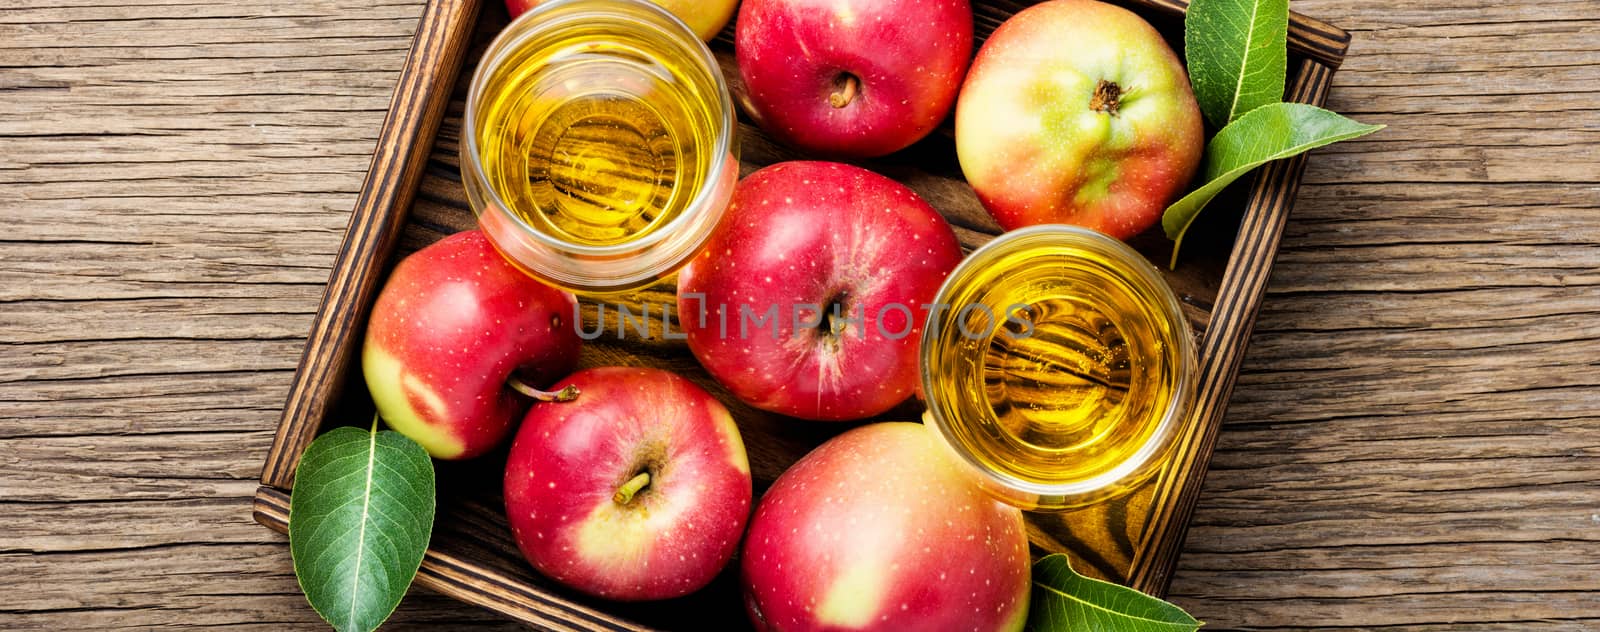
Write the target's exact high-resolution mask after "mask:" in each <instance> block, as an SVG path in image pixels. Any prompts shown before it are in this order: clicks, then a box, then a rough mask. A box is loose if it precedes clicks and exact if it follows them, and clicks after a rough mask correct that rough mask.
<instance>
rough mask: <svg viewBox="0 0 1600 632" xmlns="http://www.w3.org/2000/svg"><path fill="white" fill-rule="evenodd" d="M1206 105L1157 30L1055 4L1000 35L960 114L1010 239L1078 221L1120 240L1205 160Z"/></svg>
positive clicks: (976, 177)
mask: <svg viewBox="0 0 1600 632" xmlns="http://www.w3.org/2000/svg"><path fill="white" fill-rule="evenodd" d="M1204 145H1205V138H1204V131H1203V129H1202V125H1201V119H1200V108H1199V106H1198V105H1196V104H1195V100H1194V93H1193V92H1191V91H1190V88H1189V79H1188V76H1187V75H1186V74H1185V73H1184V70H1183V63H1182V62H1180V61H1179V60H1178V56H1177V55H1175V54H1173V52H1172V49H1171V48H1170V47H1168V46H1167V43H1166V42H1165V41H1163V40H1162V39H1161V35H1160V33H1157V32H1156V30H1155V28H1154V27H1151V26H1150V24H1149V23H1148V22H1145V21H1144V20H1143V19H1141V18H1140V17H1139V16H1137V15H1134V14H1133V12H1131V11H1128V10H1127V9H1123V8H1121V7H1116V6H1112V5H1109V4H1105V3H1102V2H1096V1H1095V0H1051V1H1049V2H1044V3H1041V4H1037V5H1034V6H1032V7H1029V8H1027V9H1024V10H1023V11H1022V12H1020V13H1018V14H1016V15H1015V16H1012V17H1011V19H1009V20H1006V22H1005V23H1004V24H1001V25H1000V28H998V29H996V30H995V32H994V34H993V35H991V36H990V37H989V39H988V41H986V42H984V45H983V48H982V49H981V50H979V51H978V56H977V58H976V59H974V60H973V62H972V69H971V71H970V72H969V73H967V81H966V84H965V85H963V86H962V88H961V97H960V100H959V101H958V102H957V105H956V153H957V155H958V157H959V158H960V160H961V170H962V171H963V172H964V173H965V174H966V176H967V181H968V182H969V183H971V184H972V188H973V190H975V191H976V192H977V193H978V199H979V200H981V201H982V202H983V206H984V208H986V209H988V211H989V214H990V215H993V216H994V218H995V220H997V221H999V222H1000V225H1001V226H1002V227H1004V228H1005V229H1007V230H1010V229H1013V228H1018V227H1021V226H1028V225H1032V224H1047V223H1060V224H1077V225H1080V226H1087V227H1089V228H1093V229H1096V230H1099V231H1101V232H1104V233H1106V234H1109V235H1112V236H1114V237H1117V238H1119V239H1127V238H1129V237H1132V236H1133V235H1135V234H1138V233H1139V232H1142V231H1143V230H1144V229H1146V228H1149V227H1150V225H1152V224H1154V223H1155V222H1156V220H1157V219H1159V218H1160V217H1161V212H1162V210H1163V209H1165V208H1166V206H1167V204H1168V203H1170V202H1171V201H1172V200H1174V199H1176V198H1177V197H1178V196H1179V195H1181V194H1182V193H1183V191H1184V189H1185V188H1186V187H1187V186H1188V184H1189V180H1190V178H1192V177H1193V176H1194V172H1195V169H1196V167H1198V166H1199V163H1200V152H1201V150H1202V149H1203V148H1204Z"/></svg>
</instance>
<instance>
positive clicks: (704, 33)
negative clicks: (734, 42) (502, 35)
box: [506, 0, 739, 41]
mask: <svg viewBox="0 0 1600 632" xmlns="http://www.w3.org/2000/svg"><path fill="white" fill-rule="evenodd" d="M651 2H654V3H656V4H658V5H661V7H662V8H664V9H666V10H667V11H669V12H671V13H672V14H673V15H675V16H677V17H678V19H679V20H683V23H684V24H685V25H687V26H688V27H689V30H691V31H694V33H695V35H698V36H699V37H700V39H702V40H706V41H711V38H713V37H716V36H717V33H719V32H721V31H722V27H723V26H724V25H726V24H727V23H728V18H731V17H733V8H734V6H736V5H738V4H739V0H651ZM540 3H541V0H506V11H507V12H508V13H510V14H511V17H512V18H513V19H515V18H516V17H517V16H519V15H522V14H523V13H525V12H527V11H528V10H529V9H532V8H534V7H536V6H538V5H539V4H540Z"/></svg>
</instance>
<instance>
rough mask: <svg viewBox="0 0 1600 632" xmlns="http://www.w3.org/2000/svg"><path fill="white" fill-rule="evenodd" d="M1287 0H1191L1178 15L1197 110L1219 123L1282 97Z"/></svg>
mask: <svg viewBox="0 0 1600 632" xmlns="http://www.w3.org/2000/svg"><path fill="white" fill-rule="evenodd" d="M1288 35H1289V0H1192V1H1191V2H1190V3H1189V10H1188V11H1187V12H1186V13H1185V14H1184V18H1183V50H1184V56H1185V57H1186V58H1187V59H1188V68H1189V83H1190V85H1192V86H1194V98H1195V100H1196V101H1198V102H1199V103H1200V111H1201V112H1204V113H1205V115H1206V120H1208V121H1211V124H1212V125H1215V126H1217V127H1223V126H1225V125H1227V124H1228V123H1231V122H1233V121H1234V120H1236V119H1238V118H1239V117H1240V116H1243V115H1244V114H1245V113H1246V112H1249V111H1251V110H1254V109H1256V108H1258V107H1261V106H1263V105H1271V104H1273V103H1278V102H1280V101H1282V100H1283V84H1284V77H1285V76H1287V72H1288V68H1289V45H1288Z"/></svg>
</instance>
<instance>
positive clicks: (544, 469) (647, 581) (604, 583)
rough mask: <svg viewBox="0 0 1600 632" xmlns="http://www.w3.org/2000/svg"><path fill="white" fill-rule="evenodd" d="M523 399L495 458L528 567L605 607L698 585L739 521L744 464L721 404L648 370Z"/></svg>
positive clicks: (573, 382) (592, 376)
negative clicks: (562, 396)
mask: <svg viewBox="0 0 1600 632" xmlns="http://www.w3.org/2000/svg"><path fill="white" fill-rule="evenodd" d="M567 386H575V387H577V388H578V390H579V395H578V396H577V398H575V399H573V400H571V401H566V402H543V403H538V404H534V405H533V407H532V408H531V409H529V410H528V416H527V418H526V419H524V420H523V422H522V429H521V430H519V431H518V432H517V438H516V440H515V441H513V442H512V444H511V455H510V457H509V458H508V460H507V461H506V479H505V496H506V516H507V517H508V518H509V519H510V521H511V532H512V534H513V535H514V536H516V540H517V545H518V546H519V547H521V549H522V553H523V555H524V556H526V557H527V558H528V561H529V562H531V563H532V564H533V567H534V568H536V569H538V570H539V572H541V573H544V574H545V575H547V576H549V577H551V578H552V579H555V580H556V581H559V582H561V583H563V584H566V585H567V586H571V587H573V588H575V589H578V590H580V591H583V592H585V593H589V594H591V595H596V596H600V597H605V598H607V599H617V600H641V599H666V598H669V597H677V596H679V595H684V594H688V593H690V592H693V591H695V590H698V589H699V588H700V587H702V586H705V585H706V583H707V582H709V581H711V578H712V577H714V576H716V574H717V572H718V571H720V570H721V569H722V567H723V566H725V565H726V564H727V563H728V558H730V557H732V556H733V552H734V549H735V548H736V547H737V546H738V543H739V535H740V534H741V533H743V532H744V525H745V520H746V519H747V518H748V517H749V514H750V494H751V489H750V464H749V462H748V461H747V460H746V458H745V453H744V442H743V441H742V440H741V439H740V438H739V429H738V428H737V427H736V426H734V423H733V417H731V416H729V415H728V409H727V408H724V407H723V406H722V404H721V403H720V402H718V401H717V400H716V398H713V397H712V396H711V394H710V393H707V392H706V391H705V390H704V389H702V388H700V387H698V386H695V385H694V383H692V382H690V381H688V380H686V379H683V378H681V377H678V376H677V375H674V374H672V373H668V372H666V371H662V370H659V369H647V368H623V367H605V368H598V369H586V370H583V371H579V372H577V373H575V374H573V375H572V376H571V377H568V378H567V379H566V380H563V381H562V382H561V383H560V384H558V385H557V387H558V388H564V387H567Z"/></svg>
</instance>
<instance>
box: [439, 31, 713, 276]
mask: <svg viewBox="0 0 1600 632" xmlns="http://www.w3.org/2000/svg"><path fill="white" fill-rule="evenodd" d="M735 131H736V124H735V119H734V113H733V101H732V99H731V97H730V96H729V94H728V87H727V85H726V83H725V82H724V81H723V77H722V73H721V71H720V70H719V67H718V66H717V63H716V60H715V58H713V57H712V55H711V52H710V50H709V49H707V48H706V46H705V44H704V42H701V41H700V39H699V38H698V37H696V36H695V34H694V33H693V32H691V31H690V30H689V28H688V27H687V26H684V24H683V23H682V22H681V21H679V20H678V19H677V18H676V17H674V16H673V15H672V14H670V13H668V12H667V11H666V10H664V9H662V8H660V7H658V6H656V5H655V4H653V3H650V2H646V1H643V0H557V1H555V2H550V3H545V4H541V5H539V6H537V7H535V8H534V9H532V10H530V11H528V12H527V13H525V14H524V15H522V16H520V17H519V18H518V19H517V20H516V21H514V22H512V23H511V25H510V26H508V27H507V28H506V29H505V31H503V32H502V33H501V34H500V36H499V37H497V38H495V40H494V42H493V43H492V44H490V46H489V48H488V50H487V51H486V52H485V53H484V56H483V63H482V64H481V65H480V66H479V67H478V69H477V71H476V72H475V73H474V75H473V77H472V85H471V89H470V92H469V93H468V97H467V110H466V118H465V123H464V132H463V139H462V142H461V173H462V181H463V182H464V183H465V185H466V190H467V197H468V199H469V201H470V202H471V204H472V208H473V210H474V211H475V212H476V213H477V214H478V221H479V225H480V226H481V227H482V229H483V230H484V233H485V234H486V235H487V236H488V238H489V240H490V241H491V242H492V243H493V244H494V245H495V247H496V248H498V249H499V250H500V252H501V253H502V254H504V255H505V256H506V258H507V259H509V260H510V261H512V262H513V263H515V264H516V265H517V266H519V267H521V268H522V269H523V270H524V271H526V272H528V273H530V274H532V275H533V276H535V277H537V278H539V279H541V280H543V281H545V282H548V283H550V284H552V285H556V286H560V287H563V288H566V289H570V290H573V291H577V292H584V293H606V292H617V291H623V290H629V289H633V288H637V287H641V286H644V285H648V284H650V283H652V282H654V281H656V280H658V279H661V278H663V277H665V276H667V275H670V274H672V273H673V272H675V271H676V270H677V269H678V268H680V267H681V266H682V265H683V264H685V263H686V262H687V261H688V260H689V259H690V258H691V257H693V256H694V255H695V254H696V253H697V252H698V251H699V250H700V249H701V247H702V246H703V245H704V244H705V242H706V240H707V238H708V237H709V236H710V234H711V233H712V231H713V230H714V229H715V228H716V226H717V224H718V222H719V221H720V220H721V218H722V215H723V211H724V210H725V209H726V208H727V205H728V200H729V198H730V197H731V195H732V192H733V186H734V183H735V181H736V180H737V179H738V174H739V167H738V164H739V163H738V158H737V154H736V152H737V147H736V139H735Z"/></svg>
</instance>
